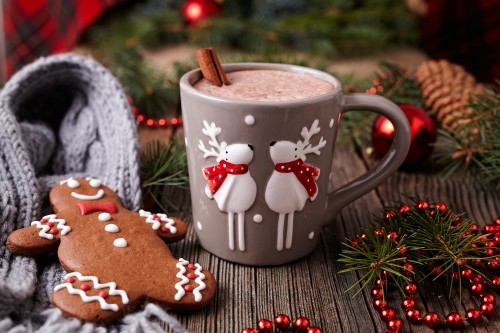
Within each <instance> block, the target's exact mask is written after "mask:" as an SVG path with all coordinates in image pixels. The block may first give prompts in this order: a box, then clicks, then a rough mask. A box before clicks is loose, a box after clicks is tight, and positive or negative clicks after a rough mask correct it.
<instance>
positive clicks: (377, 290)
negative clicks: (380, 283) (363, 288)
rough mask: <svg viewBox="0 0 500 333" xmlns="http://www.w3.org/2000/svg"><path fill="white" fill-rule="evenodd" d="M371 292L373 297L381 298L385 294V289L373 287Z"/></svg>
mask: <svg viewBox="0 0 500 333" xmlns="http://www.w3.org/2000/svg"><path fill="white" fill-rule="evenodd" d="M371 294H372V298H373V299H379V298H382V296H384V291H383V290H382V288H373V289H372V292H371Z"/></svg>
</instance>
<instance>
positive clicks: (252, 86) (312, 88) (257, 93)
mask: <svg viewBox="0 0 500 333" xmlns="http://www.w3.org/2000/svg"><path fill="white" fill-rule="evenodd" d="M226 74H227V77H228V78H229V80H230V81H231V84H230V85H227V86H226V85H224V86H222V87H217V86H215V85H213V84H211V83H210V82H208V81H207V80H205V79H201V80H199V81H198V82H196V83H195V84H194V85H193V87H194V88H195V89H197V90H199V91H201V92H203V93H205V94H208V95H213V96H217V97H223V98H230V99H239V100H253V101H291V100H298V99H305V98H310V97H315V96H319V95H324V94H326V93H328V92H330V91H332V90H333V89H334V86H333V85H332V84H331V83H329V82H326V81H324V80H321V79H318V78H316V77H314V76H311V75H307V74H300V73H294V72H287V71H280V70H268V69H262V70H241V71H234V72H228V73H226Z"/></svg>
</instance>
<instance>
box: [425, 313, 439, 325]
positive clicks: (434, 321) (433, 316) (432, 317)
mask: <svg viewBox="0 0 500 333" xmlns="http://www.w3.org/2000/svg"><path fill="white" fill-rule="evenodd" d="M424 323H425V325H427V326H428V327H429V328H437V327H438V326H439V325H440V324H441V319H439V316H438V314H437V313H435V312H429V313H427V314H426V315H425V316H424Z"/></svg>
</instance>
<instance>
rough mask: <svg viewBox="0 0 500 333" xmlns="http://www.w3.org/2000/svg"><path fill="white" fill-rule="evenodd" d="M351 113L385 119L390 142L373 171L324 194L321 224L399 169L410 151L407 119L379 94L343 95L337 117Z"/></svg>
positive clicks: (330, 219) (396, 107)
mask: <svg viewBox="0 0 500 333" xmlns="http://www.w3.org/2000/svg"><path fill="white" fill-rule="evenodd" d="M354 110H359V111H361V110H363V111H365V110H366V111H371V112H376V113H379V114H381V115H383V116H385V117H387V118H388V119H389V121H390V122H391V123H392V125H393V126H394V141H393V143H392V144H391V147H390V148H389V151H388V152H387V154H385V156H384V157H383V158H382V160H380V162H379V163H378V164H377V165H376V166H375V167H374V168H372V169H370V170H368V171H367V172H366V173H365V174H363V175H361V176H359V177H358V178H356V179H354V180H352V181H350V182H349V183H347V184H345V185H344V186H342V187H341V188H339V189H337V190H336V191H334V192H332V193H330V194H329V195H328V211H327V214H326V220H325V223H328V222H331V221H332V220H333V218H334V217H335V215H336V214H337V212H338V211H339V210H340V209H341V208H342V207H344V206H345V205H347V204H348V203H350V202H351V201H353V200H355V199H357V198H359V197H360V196H362V195H364V194H365V193H367V192H369V191H370V190H372V189H374V188H375V187H377V186H378V185H380V183H382V182H383V181H384V180H385V179H386V178H387V177H389V176H390V175H391V174H392V173H393V172H394V171H396V170H397V169H398V168H399V166H400V165H401V164H402V163H403V161H404V160H405V158H406V155H407V154H408V151H409V149H410V143H411V137H410V126H409V124H408V119H407V118H406V116H405V114H404V113H403V112H402V111H401V109H400V108H399V107H398V106H397V105H396V104H394V103H393V102H391V101H390V100H388V99H387V98H385V97H382V96H379V95H369V94H348V95H345V96H344V105H343V107H342V110H341V114H343V113H345V112H349V111H354ZM340 126H341V125H340Z"/></svg>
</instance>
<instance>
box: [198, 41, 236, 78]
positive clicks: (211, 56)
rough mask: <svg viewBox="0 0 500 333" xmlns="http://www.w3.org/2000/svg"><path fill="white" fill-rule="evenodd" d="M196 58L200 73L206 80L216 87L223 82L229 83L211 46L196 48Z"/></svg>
mask: <svg viewBox="0 0 500 333" xmlns="http://www.w3.org/2000/svg"><path fill="white" fill-rule="evenodd" d="M196 60H198V64H199V65H200V68H201V73H202V74H203V77H204V78H205V79H206V80H207V81H209V82H210V83H212V84H214V85H216V86H218V87H220V86H222V85H223V84H225V85H230V84H231V82H230V81H229V79H228V78H227V76H226V73H225V72H224V69H223V68H222V65H221V63H220V61H219V58H218V57H217V53H215V51H214V49H213V48H211V47H207V48H203V49H199V50H197V51H196Z"/></svg>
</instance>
